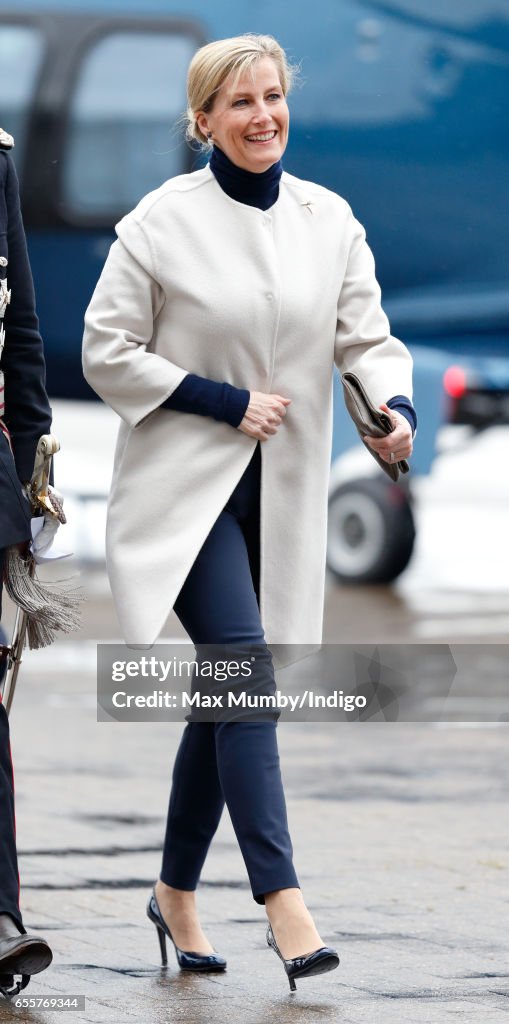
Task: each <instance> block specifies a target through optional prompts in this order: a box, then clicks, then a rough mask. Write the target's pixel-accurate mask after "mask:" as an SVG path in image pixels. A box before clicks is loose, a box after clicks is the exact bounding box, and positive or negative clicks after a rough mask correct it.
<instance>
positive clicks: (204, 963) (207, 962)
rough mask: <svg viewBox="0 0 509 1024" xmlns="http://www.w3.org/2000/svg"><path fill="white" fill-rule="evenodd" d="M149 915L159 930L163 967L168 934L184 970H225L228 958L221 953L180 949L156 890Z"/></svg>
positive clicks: (165, 961)
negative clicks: (220, 954)
mask: <svg viewBox="0 0 509 1024" xmlns="http://www.w3.org/2000/svg"><path fill="white" fill-rule="evenodd" d="M147 917H148V918H149V919H150V920H151V921H153V923H154V924H155V926H156V930H157V937H158V939H159V945H160V947H161V960H162V963H163V967H166V965H167V963H168V958H167V956H166V936H168V938H169V939H171V941H172V942H173V945H174V946H175V952H176V954H177V960H178V965H179V967H180V968H181V969H182V970H183V971H224V970H225V967H226V960H225V959H224V957H222V956H219V953H190V952H188V951H187V950H185V949H179V947H178V946H177V944H176V943H175V940H174V938H173V936H172V934H171V932H170V929H169V928H168V925H167V924H166V921H165V920H164V917H163V915H162V914H161V911H160V910H159V904H158V902H157V899H156V894H155V891H154V892H153V893H152V895H151V897H150V898H149V901H148V903H147Z"/></svg>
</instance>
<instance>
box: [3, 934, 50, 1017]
mask: <svg viewBox="0 0 509 1024" xmlns="http://www.w3.org/2000/svg"><path fill="white" fill-rule="evenodd" d="M52 959H53V953H52V952H51V949H50V947H49V946H48V943H47V942H46V940H45V939H39V938H36V936H35V935H27V933H26V932H24V931H22V930H21V928H20V927H19V926H18V925H17V924H16V922H15V921H14V919H13V918H12V917H11V915H10V914H0V992H1V993H2V995H4V996H5V997H6V999H12V998H13V996H15V995H17V994H18V992H21V990H22V989H23V988H26V986H27V985H28V982H29V981H30V978H31V975H32V974H39V972H40V971H45V970H46V968H47V967H49V965H50V963H51V961H52ZM15 975H21V981H17V982H15V981H14V976H15Z"/></svg>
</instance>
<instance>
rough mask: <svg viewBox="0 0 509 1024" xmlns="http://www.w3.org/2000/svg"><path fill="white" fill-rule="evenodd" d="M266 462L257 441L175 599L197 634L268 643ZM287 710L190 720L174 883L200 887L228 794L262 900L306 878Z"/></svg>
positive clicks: (170, 872) (176, 788) (168, 879)
mask: <svg viewBox="0 0 509 1024" xmlns="http://www.w3.org/2000/svg"><path fill="white" fill-rule="evenodd" d="M260 469H261V451H260V442H258V444H257V446H256V449H255V451H254V454H253V457H252V459H251V462H250V463H249V466H248V467H247V469H246V471H245V473H244V474H243V476H242V477H241V479H240V480H239V483H238V484H237V486H236V488H235V490H234V491H233V493H232V495H231V497H230V499H229V501H228V502H227V503H226V505H225V507H224V509H223V511H222V512H221V513H220V515H219V517H218V519H217V520H216V522H215V524H214V526H213V527H212V530H211V531H210V533H209V535H208V537H207V539H206V541H205V543H204V545H203V547H202V548H201V550H200V552H199V554H198V556H197V558H196V560H195V562H194V565H193V567H192V569H191V571H190V573H189V575H188V577H187V579H186V581H185V583H184V585H183V587H182V589H181V591H180V594H179V596H178V598H177V601H176V603H175V606H174V607H175V612H176V614H177V616H178V618H179V619H180V621H181V623H182V625H183V626H184V629H185V630H186V632H187V633H188V634H189V636H190V638H191V640H192V642H193V643H194V644H243V643H246V644H255V645H265V635H264V632H263V627H262V624H261V620H260V611H259V607H258V594H259V589H258V588H259V566H260V548H259V537H260ZM269 661H270V664H272V661H271V659H269ZM266 664H268V662H267V663H266ZM272 678H273V677H272ZM278 717H279V716H278V715H277V714H276V715H272V716H271V718H270V720H265V721H257V722H249V721H219V722H188V724H187V725H186V727H185V729H184V732H183V735H182V739H181V742H180V746H179V748H178V751H177V755H176V758H175V764H174V768H173V776H172V788H171V793H170V802H169V808H168V820H167V826H166V836H165V842H164V851H163V863H162V870H161V880H162V881H163V882H165V883H166V884H167V885H171V886H173V888H175V889H186V890H194V889H196V887H197V884H198V881H199V878H200V874H201V870H202V867H203V864H204V861H205V857H206V855H207V851H208V849H209V846H210V843H211V841H212V838H213V836H214V833H215V832H216V829H217V827H218V825H219V821H220V818H221V814H222V812H223V808H224V805H225V803H226V805H227V807H228V811H229V814H230V818H231V821H232V825H233V828H234V830H235V834H236V837H237V840H238V843H239V847H240V850H241V853H242V856H243V858H244V863H245V865H246V869H247V873H248V877H249V882H250V885H251V890H252V894H253V898H254V900H255V901H256V902H257V903H260V904H263V903H265V893H267V892H272V891H274V890H275V889H287V888H291V887H298V885H299V882H298V880H297V875H296V872H295V868H294V866H293V862H292V855H293V849H292V843H291V839H290V834H289V832H288V821H287V814H286V803H285V797H284V792H283V783H282V779H281V770H280V763H279V753H278V747H277V737H276V728H277V718H278Z"/></svg>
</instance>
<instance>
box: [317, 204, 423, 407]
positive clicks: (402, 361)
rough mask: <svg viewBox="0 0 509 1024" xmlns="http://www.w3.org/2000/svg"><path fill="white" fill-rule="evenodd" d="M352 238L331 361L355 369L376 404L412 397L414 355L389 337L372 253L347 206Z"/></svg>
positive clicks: (363, 233) (350, 369)
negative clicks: (393, 397)
mask: <svg viewBox="0 0 509 1024" xmlns="http://www.w3.org/2000/svg"><path fill="white" fill-rule="evenodd" d="M349 219H350V231H351V243H350V248H349V253H348V261H347V266H346V271H345V276H344V279H343V284H342V287H341V292H340V295H339V300H338V311H337V313H338V315H337V327H336V338H335V346H334V362H335V364H336V366H337V368H338V370H339V372H340V373H345V372H346V371H347V370H348V371H351V372H353V373H356V374H357V375H358V376H359V377H360V379H361V380H362V383H363V384H364V387H365V388H366V391H367V393H368V395H369V397H370V398H371V401H372V402H373V403H374V404H375V405H376V406H379V405H380V404H381V403H382V402H384V403H386V402H387V401H388V400H389V399H390V398H391V397H392V396H393V395H398V394H400V395H407V396H408V397H409V398H412V365H413V362H412V357H411V355H410V352H409V351H408V349H407V348H406V346H405V345H404V344H403V342H402V341H399V340H398V338H394V337H392V335H391V333H390V325H389V321H388V319H387V317H386V315H385V313H384V311H383V309H382V306H381V291H380V285H379V284H378V281H377V279H376V276H375V261H374V258H373V253H372V252H371V249H370V248H369V245H368V244H367V242H366V232H365V230H364V228H363V226H362V224H360V223H359V221H358V220H356V219H355V217H354V215H353V213H352V211H351V209H350V208H349Z"/></svg>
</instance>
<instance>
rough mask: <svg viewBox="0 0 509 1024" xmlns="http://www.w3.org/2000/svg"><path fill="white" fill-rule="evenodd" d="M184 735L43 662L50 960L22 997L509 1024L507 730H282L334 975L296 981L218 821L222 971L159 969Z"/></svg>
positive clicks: (23, 804) (9, 1015)
mask: <svg viewBox="0 0 509 1024" xmlns="http://www.w3.org/2000/svg"><path fill="white" fill-rule="evenodd" d="M181 731H182V725H181V724H140V723H135V724H129V725H125V724H118V723H117V724H113V723H97V721H96V708H95V676H94V673H93V671H91V670H90V666H89V665H87V664H84V663H83V664H80V661H79V659H78V660H77V661H75V662H74V663H73V661H72V658H71V657H70V658H69V663H68V664H66V663H65V659H60V661H59V663H58V665H56V666H54V667H52V668H51V662H50V661H48V660H45V661H44V662H43V659H42V658H41V659H40V661H39V662H37V661H36V659H35V656H34V657H33V659H32V661H31V662H30V664H28V662H27V664H26V665H25V666H24V669H23V677H22V678H21V679H20V684H19V690H18V693H17V695H16V701H15V707H14V710H13V714H12V744H13V753H14V758H15V767H16V786H17V818H18V845H19V850H20V871H21V881H22V907H23V912H24V918H25V924H26V926H27V928H28V929H29V930H30V931H33V932H35V933H40V934H41V935H45V936H46V937H47V938H48V940H49V941H50V943H51V945H52V947H53V949H54V963H53V965H52V966H51V968H50V969H49V970H48V971H46V972H44V973H43V974H41V975H40V976H38V977H34V978H33V980H32V983H31V985H30V987H29V988H28V989H27V990H26V995H27V996H29V995H30V996H35V997H38V996H55V995H65V996H67V995H70V994H77V995H84V996H85V997H86V1004H85V1010H84V1011H83V1012H73V1013H71V1012H69V1014H66V1015H65V1016H64V1017H62V1014H56V1013H51V1012H48V1011H42V1010H31V1011H24V1010H16V1009H15V1008H13V1007H12V1006H9V1005H7V1004H6V1003H2V1005H1V1006H0V1019H1V1020H2V1021H4V1020H5V1021H18V1022H22V1024H25V1022H33V1024H39V1022H41V1024H42V1022H44V1021H55V1020H56V1021H58V1020H62V1019H64V1020H70V1021H72V1022H78V1021H79V1022H80V1024H81V1022H83V1024H85V1022H86V1024H89V1022H90V1024H92V1022H97V1024H103V1022H105V1024H106V1022H115V1024H117V1022H118V1024H123V1022H126V1024H131V1022H132V1024H138V1022H139V1024H146V1022H148V1021H151V1022H154V1024H160V1022H161V1024H162V1022H172V1024H173V1022H177V1021H184V1022H185V1024H215V1022H218V1024H219V1022H221V1024H224V1022H225V1021H232V1022H233V1021H234V1022H235V1024H262V1022H267V1021H272V1020H274V1021H278V1022H282V1024H287V1022H288V1024H290V1022H291V1024H295V1022H298V1024H307V1022H318V1021H320V1022H323V1021H340V1022H342V1024H363V1022H369V1024H389V1022H390V1024H400V1022H401V1024H403V1022H404V1024H421V1022H422V1024H434V1022H437V1024H447V1022H448V1021H457V1020H460V1021H462V1022H466V1024H478V1022H480V1021H483V1022H486V1024H492V1022H493V1024H503V1022H506V1021H507V1020H508V1019H509V926H508V917H509V886H508V879H509V815H508V809H507V798H508V784H509V762H508V724H507V723H503V722H499V723H485V724H482V725H478V726H476V725H475V724H473V723H470V724H468V723H466V724H464V725H461V723H459V724H458V725H455V726H454V725H450V724H449V725H448V724H443V725H442V726H437V725H432V724H426V723H420V724H403V723H392V724H391V723H361V724H357V725H355V724H325V723H280V725H279V727H278V734H279V743H280V753H281V763H282V770H283V776H284V781H285V787H286V794H287V804H288V815H289V821H290V828H291V834H292V839H293V844H294V851H295V864H296V867H297V871H298V874H299V878H300V882H301V885H302V888H303V891H304V895H305V898H306V900H307V902H308V905H309V907H310V909H311V911H312V913H313V914H314V916H315V919H316V921H317V924H318V927H319V929H320V931H321V934H322V935H323V937H324V940H325V941H327V942H328V943H331V944H333V945H335V946H336V947H337V949H338V951H339V954H340V957H341V965H340V967H339V969H338V970H336V971H334V972H332V973H330V974H328V975H325V976H322V977H317V978H311V979H306V980H304V981H301V982H300V983H297V992H296V993H295V994H294V995H290V993H289V988H288V983H287V980H286V977H285V975H284V972H283V968H282V965H281V963H280V962H279V960H278V959H277V957H276V956H275V954H274V952H273V951H272V950H269V949H268V948H267V946H266V944H265V920H266V919H265V912H264V909H263V907H260V906H258V905H257V904H255V903H254V901H253V899H252V897H251V893H250V889H249V887H248V883H247V877H246V872H245V868H244V864H243V861H242V859H241V856H240V853H239V850H238V847H237V844H236V840H235V835H234V832H233V829H232V826H231V823H230V820H229V817H228V815H227V812H225V814H224V816H223V819H222V821H221V824H220V827H219V830H218V833H217V835H216V837H215V839H214V842H213V844H212V847H211V850H210V853H209V856H208V858H207V861H206V865H205V868H204V872H203V876H202V881H201V884H200V890H199V906H200V911H201V916H202V920H203V923H204V927H205V930H206V931H207V934H208V935H209V936H210V939H211V941H212V942H213V944H214V946H215V948H217V949H218V950H219V951H220V952H221V953H223V954H224V955H225V956H226V957H227V959H228V969H227V971H226V973H225V974H224V975H203V976H192V975H188V974H185V973H183V972H180V971H179V970H178V968H177V964H176V960H175V957H174V956H173V950H172V949H171V950H169V953H170V963H169V967H168V969H167V970H162V969H161V967H160V966H159V948H158V943H157V937H156V934H155V930H154V929H153V927H152V925H151V924H150V922H149V921H148V920H147V919H146V917H145V904H146V900H147V896H148V894H149V892H150V888H151V886H152V884H153V882H154V880H155V878H156V876H157V873H158V869H159V863H160V849H161V841H162V835H163V830H164V819H165V812H166V806H167V800H168V792H169V780H170V773H171V767H172V763H173V757H174V754H175V751H176V747H177V744H178V741H179V736H180V733H181Z"/></svg>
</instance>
